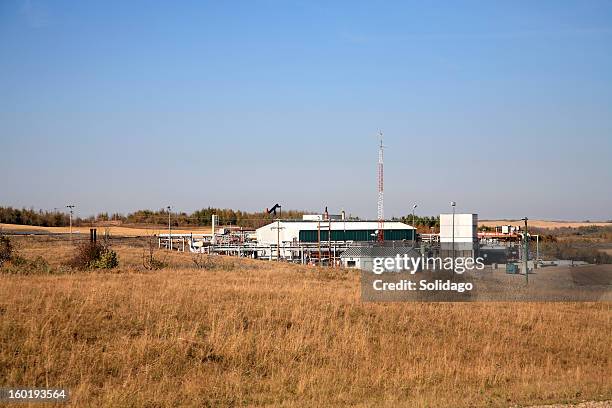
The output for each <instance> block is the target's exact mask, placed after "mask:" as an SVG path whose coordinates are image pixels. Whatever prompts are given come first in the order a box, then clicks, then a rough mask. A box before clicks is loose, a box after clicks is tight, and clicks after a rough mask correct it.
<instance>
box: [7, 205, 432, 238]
mask: <svg viewBox="0 0 612 408" xmlns="http://www.w3.org/2000/svg"><path fill="white" fill-rule="evenodd" d="M213 214H216V215H217V217H218V220H219V225H236V226H241V227H245V228H258V227H260V226H262V225H265V224H268V223H270V221H272V220H274V219H275V218H276V217H281V216H282V218H283V219H300V218H302V215H304V214H307V212H306V211H298V210H289V211H286V210H283V211H282V213H279V214H278V215H274V214H268V213H267V212H266V211H259V212H248V211H241V210H233V209H231V208H214V207H207V208H202V209H199V210H196V211H194V212H192V213H187V212H174V211H171V212H170V213H169V212H168V210H167V209H165V208H162V209H159V210H137V211H134V212H131V213H127V214H120V213H112V214H109V213H107V212H101V213H98V214H96V215H94V216H89V217H79V216H76V215H74V216H73V219H72V223H73V225H75V226H81V225H84V226H86V225H92V224H96V223H104V222H112V221H114V222H117V223H120V224H147V225H168V215H170V223H171V225H172V226H173V227H183V226H210V225H211V222H212V215H213ZM349 219H359V218H358V217H349ZM393 220H395V221H401V222H404V223H406V224H409V225H414V226H415V227H418V228H419V229H423V230H424V231H427V232H428V231H429V230H430V229H431V228H434V229H436V228H438V227H439V226H440V217H427V216H418V215H417V216H415V217H414V222H413V218H412V214H410V215H406V216H403V217H400V218H394V219H393ZM0 223H5V224H18V225H34V226H41V227H66V226H68V225H69V223H70V217H69V215H68V213H67V212H60V211H57V210H55V211H45V210H35V209H33V208H13V207H0Z"/></svg>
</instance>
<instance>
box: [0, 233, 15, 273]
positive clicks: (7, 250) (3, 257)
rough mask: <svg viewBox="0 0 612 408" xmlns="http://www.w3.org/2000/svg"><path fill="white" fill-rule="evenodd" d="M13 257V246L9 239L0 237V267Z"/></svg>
mask: <svg viewBox="0 0 612 408" xmlns="http://www.w3.org/2000/svg"><path fill="white" fill-rule="evenodd" d="M12 257H13V246H12V245H11V240H10V238H9V237H6V236H4V235H0V266H2V265H3V264H4V263H5V262H7V261H10V260H11V258H12Z"/></svg>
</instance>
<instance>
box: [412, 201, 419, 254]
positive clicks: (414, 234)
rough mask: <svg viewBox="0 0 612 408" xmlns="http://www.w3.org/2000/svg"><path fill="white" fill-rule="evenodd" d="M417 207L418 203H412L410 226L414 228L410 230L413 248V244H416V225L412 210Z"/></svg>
mask: <svg viewBox="0 0 612 408" xmlns="http://www.w3.org/2000/svg"><path fill="white" fill-rule="evenodd" d="M417 207H418V205H416V204H415V205H413V206H412V227H413V228H414V229H413V230H412V247H413V248H414V246H415V244H416V227H415V226H414V210H415V209H416V208H417Z"/></svg>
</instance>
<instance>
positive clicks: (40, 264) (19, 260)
mask: <svg viewBox="0 0 612 408" xmlns="http://www.w3.org/2000/svg"><path fill="white" fill-rule="evenodd" d="M66 272H67V271H66V270H65V269H62V268H59V269H56V268H53V267H52V266H51V265H49V263H48V262H47V261H46V260H45V259H44V258H43V257H42V256H37V257H36V258H34V259H28V258H24V257H22V256H20V255H13V257H12V258H11V260H10V261H9V262H7V263H6V266H5V267H4V268H2V273H5V274H12V275H47V274H61V273H66Z"/></svg>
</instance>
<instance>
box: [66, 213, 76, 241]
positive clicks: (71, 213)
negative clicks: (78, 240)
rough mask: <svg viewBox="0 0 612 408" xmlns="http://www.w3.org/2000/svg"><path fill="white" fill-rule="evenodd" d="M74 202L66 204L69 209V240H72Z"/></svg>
mask: <svg viewBox="0 0 612 408" xmlns="http://www.w3.org/2000/svg"><path fill="white" fill-rule="evenodd" d="M74 207H75V206H74V204H70V205H67V206H66V208H68V209H70V240H71V241H72V214H73V209H74Z"/></svg>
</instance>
